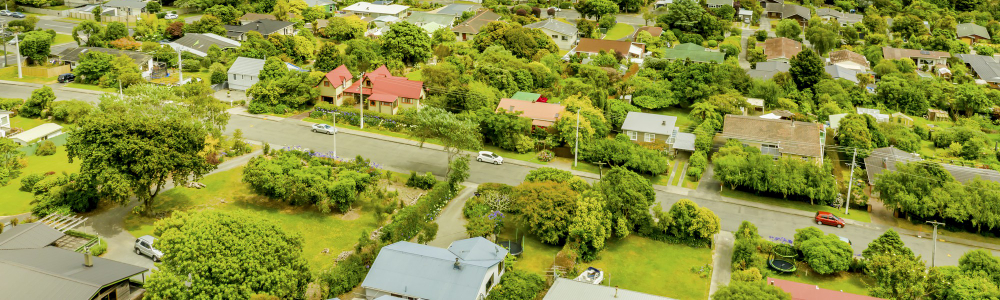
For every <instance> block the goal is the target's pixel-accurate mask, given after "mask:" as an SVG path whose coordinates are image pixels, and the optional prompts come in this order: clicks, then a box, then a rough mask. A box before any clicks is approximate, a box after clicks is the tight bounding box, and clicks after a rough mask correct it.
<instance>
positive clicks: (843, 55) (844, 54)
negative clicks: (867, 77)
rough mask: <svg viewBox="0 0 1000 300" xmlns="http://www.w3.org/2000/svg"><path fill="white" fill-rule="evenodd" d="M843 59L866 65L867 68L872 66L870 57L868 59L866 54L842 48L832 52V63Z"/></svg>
mask: <svg viewBox="0 0 1000 300" xmlns="http://www.w3.org/2000/svg"><path fill="white" fill-rule="evenodd" d="M843 61H850V62H854V63H856V64H859V65H862V66H864V67H865V68H868V67H871V66H870V65H869V64H868V59H866V58H865V56H864V55H861V54H857V53H854V51H851V50H840V51H833V52H830V64H836V63H839V62H843Z"/></svg>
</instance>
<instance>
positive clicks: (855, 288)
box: [764, 258, 874, 295]
mask: <svg viewBox="0 0 1000 300" xmlns="http://www.w3.org/2000/svg"><path fill="white" fill-rule="evenodd" d="M764 259H767V258H764ZM771 276H772V277H774V278H778V279H784V280H788V281H795V282H800V283H805V284H810V285H817V286H819V287H820V288H824V289H828V290H834V291H843V292H845V293H851V294H857V295H868V285H869V284H874V282H870V281H871V280H870V279H868V278H867V276H866V275H864V274H858V273H848V272H840V273H838V274H831V275H820V274H818V273H816V272H813V271H812V269H810V268H809V264H807V263H804V262H799V263H798V270H797V271H795V273H794V274H776V273H775V274H772V275H771ZM866 281H867V282H866Z"/></svg>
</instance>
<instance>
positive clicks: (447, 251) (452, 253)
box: [388, 242, 477, 266]
mask: <svg viewBox="0 0 1000 300" xmlns="http://www.w3.org/2000/svg"><path fill="white" fill-rule="evenodd" d="M407 243H409V242H407ZM411 244H413V243H411ZM415 245H420V246H423V247H428V248H434V249H440V250H444V252H446V253H448V254H451V255H452V256H454V257H455V258H458V259H459V261H477V260H467V259H463V258H462V257H460V256H458V255H456V254H455V253H454V252H451V251H450V250H448V249H444V248H438V247H434V246H428V245H423V244H415ZM388 249H389V251H393V252H397V253H401V254H409V255H415V256H420V257H426V258H432V259H439V260H440V259H441V258H440V257H434V256H430V255H425V254H423V253H416V252H409V251H403V250H402V249H396V248H388ZM441 261H446V262H452V261H451V260H450V259H448V260H441ZM473 266H475V265H473Z"/></svg>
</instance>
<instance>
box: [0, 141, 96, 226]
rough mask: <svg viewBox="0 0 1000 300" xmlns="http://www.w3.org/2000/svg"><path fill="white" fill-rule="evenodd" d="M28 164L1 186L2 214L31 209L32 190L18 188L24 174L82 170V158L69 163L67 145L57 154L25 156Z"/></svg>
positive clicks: (0, 210)
mask: <svg viewBox="0 0 1000 300" xmlns="http://www.w3.org/2000/svg"><path fill="white" fill-rule="evenodd" d="M25 160H26V161H27V162H28V166H27V167H25V168H23V169H21V176H18V177H17V178H15V179H13V180H11V181H10V182H9V183H7V185H5V186H3V187H0V195H3V197H0V216H10V215H16V214H21V213H26V212H29V211H31V206H32V205H31V200H32V199H33V197H34V196H33V195H32V194H31V193H30V192H22V191H20V190H18V188H20V187H21V179H22V178H24V176H26V175H29V174H35V173H46V172H54V173H56V174H60V173H62V172H69V173H72V172H77V171H79V170H80V160H76V161H74V162H73V163H69V159H67V157H66V147H58V149H57V150H56V154H53V155H50V156H36V155H32V156H28V157H25Z"/></svg>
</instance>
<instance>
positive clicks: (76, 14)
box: [68, 11, 139, 23]
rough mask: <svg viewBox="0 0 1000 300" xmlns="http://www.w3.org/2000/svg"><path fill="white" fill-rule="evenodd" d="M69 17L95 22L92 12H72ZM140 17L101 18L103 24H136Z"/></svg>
mask: <svg viewBox="0 0 1000 300" xmlns="http://www.w3.org/2000/svg"><path fill="white" fill-rule="evenodd" d="M68 17H70V18H75V19H81V20H93V19H94V14H92V13H90V12H82V11H72V12H69V14H68ZM138 17H139V16H101V22H104V23H107V22H122V23H125V22H128V23H135V22H136V20H137V18H138Z"/></svg>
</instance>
